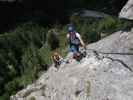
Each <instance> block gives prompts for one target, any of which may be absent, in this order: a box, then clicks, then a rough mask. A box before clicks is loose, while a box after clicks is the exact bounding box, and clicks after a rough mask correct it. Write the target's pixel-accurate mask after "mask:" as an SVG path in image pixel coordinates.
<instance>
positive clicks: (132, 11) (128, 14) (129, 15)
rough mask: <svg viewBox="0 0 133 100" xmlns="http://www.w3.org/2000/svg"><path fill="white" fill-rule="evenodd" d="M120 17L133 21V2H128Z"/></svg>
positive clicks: (131, 0) (130, 0) (129, 0)
mask: <svg viewBox="0 0 133 100" xmlns="http://www.w3.org/2000/svg"><path fill="white" fill-rule="evenodd" d="M119 17H120V18H126V19H131V20H133V0H128V2H127V3H126V5H125V6H124V7H123V8H122V10H121V12H120V14H119Z"/></svg>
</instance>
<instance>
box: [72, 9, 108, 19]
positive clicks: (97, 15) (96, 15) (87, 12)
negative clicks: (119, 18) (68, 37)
mask: <svg viewBox="0 0 133 100" xmlns="http://www.w3.org/2000/svg"><path fill="white" fill-rule="evenodd" d="M73 15H78V16H80V17H94V18H104V17H107V16H109V15H107V14H105V13H103V12H98V11H93V10H80V11H77V12H75V13H74V14H73Z"/></svg>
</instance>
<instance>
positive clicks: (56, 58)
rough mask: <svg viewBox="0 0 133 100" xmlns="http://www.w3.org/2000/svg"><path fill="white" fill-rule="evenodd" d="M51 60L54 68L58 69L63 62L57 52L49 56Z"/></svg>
mask: <svg viewBox="0 0 133 100" xmlns="http://www.w3.org/2000/svg"><path fill="white" fill-rule="evenodd" d="M51 59H52V61H53V62H54V65H55V67H56V68H58V67H59V66H60V65H61V63H62V62H63V58H62V56H61V55H60V54H59V53H58V52H54V53H53V54H52V56H51Z"/></svg>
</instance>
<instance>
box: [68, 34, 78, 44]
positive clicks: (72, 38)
mask: <svg viewBox="0 0 133 100" xmlns="http://www.w3.org/2000/svg"><path fill="white" fill-rule="evenodd" d="M69 42H70V44H71V45H79V44H80V41H79V39H78V37H77V36H76V32H70V33H69Z"/></svg>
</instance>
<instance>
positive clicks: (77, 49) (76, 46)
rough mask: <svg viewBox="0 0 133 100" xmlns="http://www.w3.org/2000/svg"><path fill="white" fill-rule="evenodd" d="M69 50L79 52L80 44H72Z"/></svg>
mask: <svg viewBox="0 0 133 100" xmlns="http://www.w3.org/2000/svg"><path fill="white" fill-rule="evenodd" d="M69 52H72V53H74V54H75V53H78V52H79V46H78V45H72V46H70V48H69Z"/></svg>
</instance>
